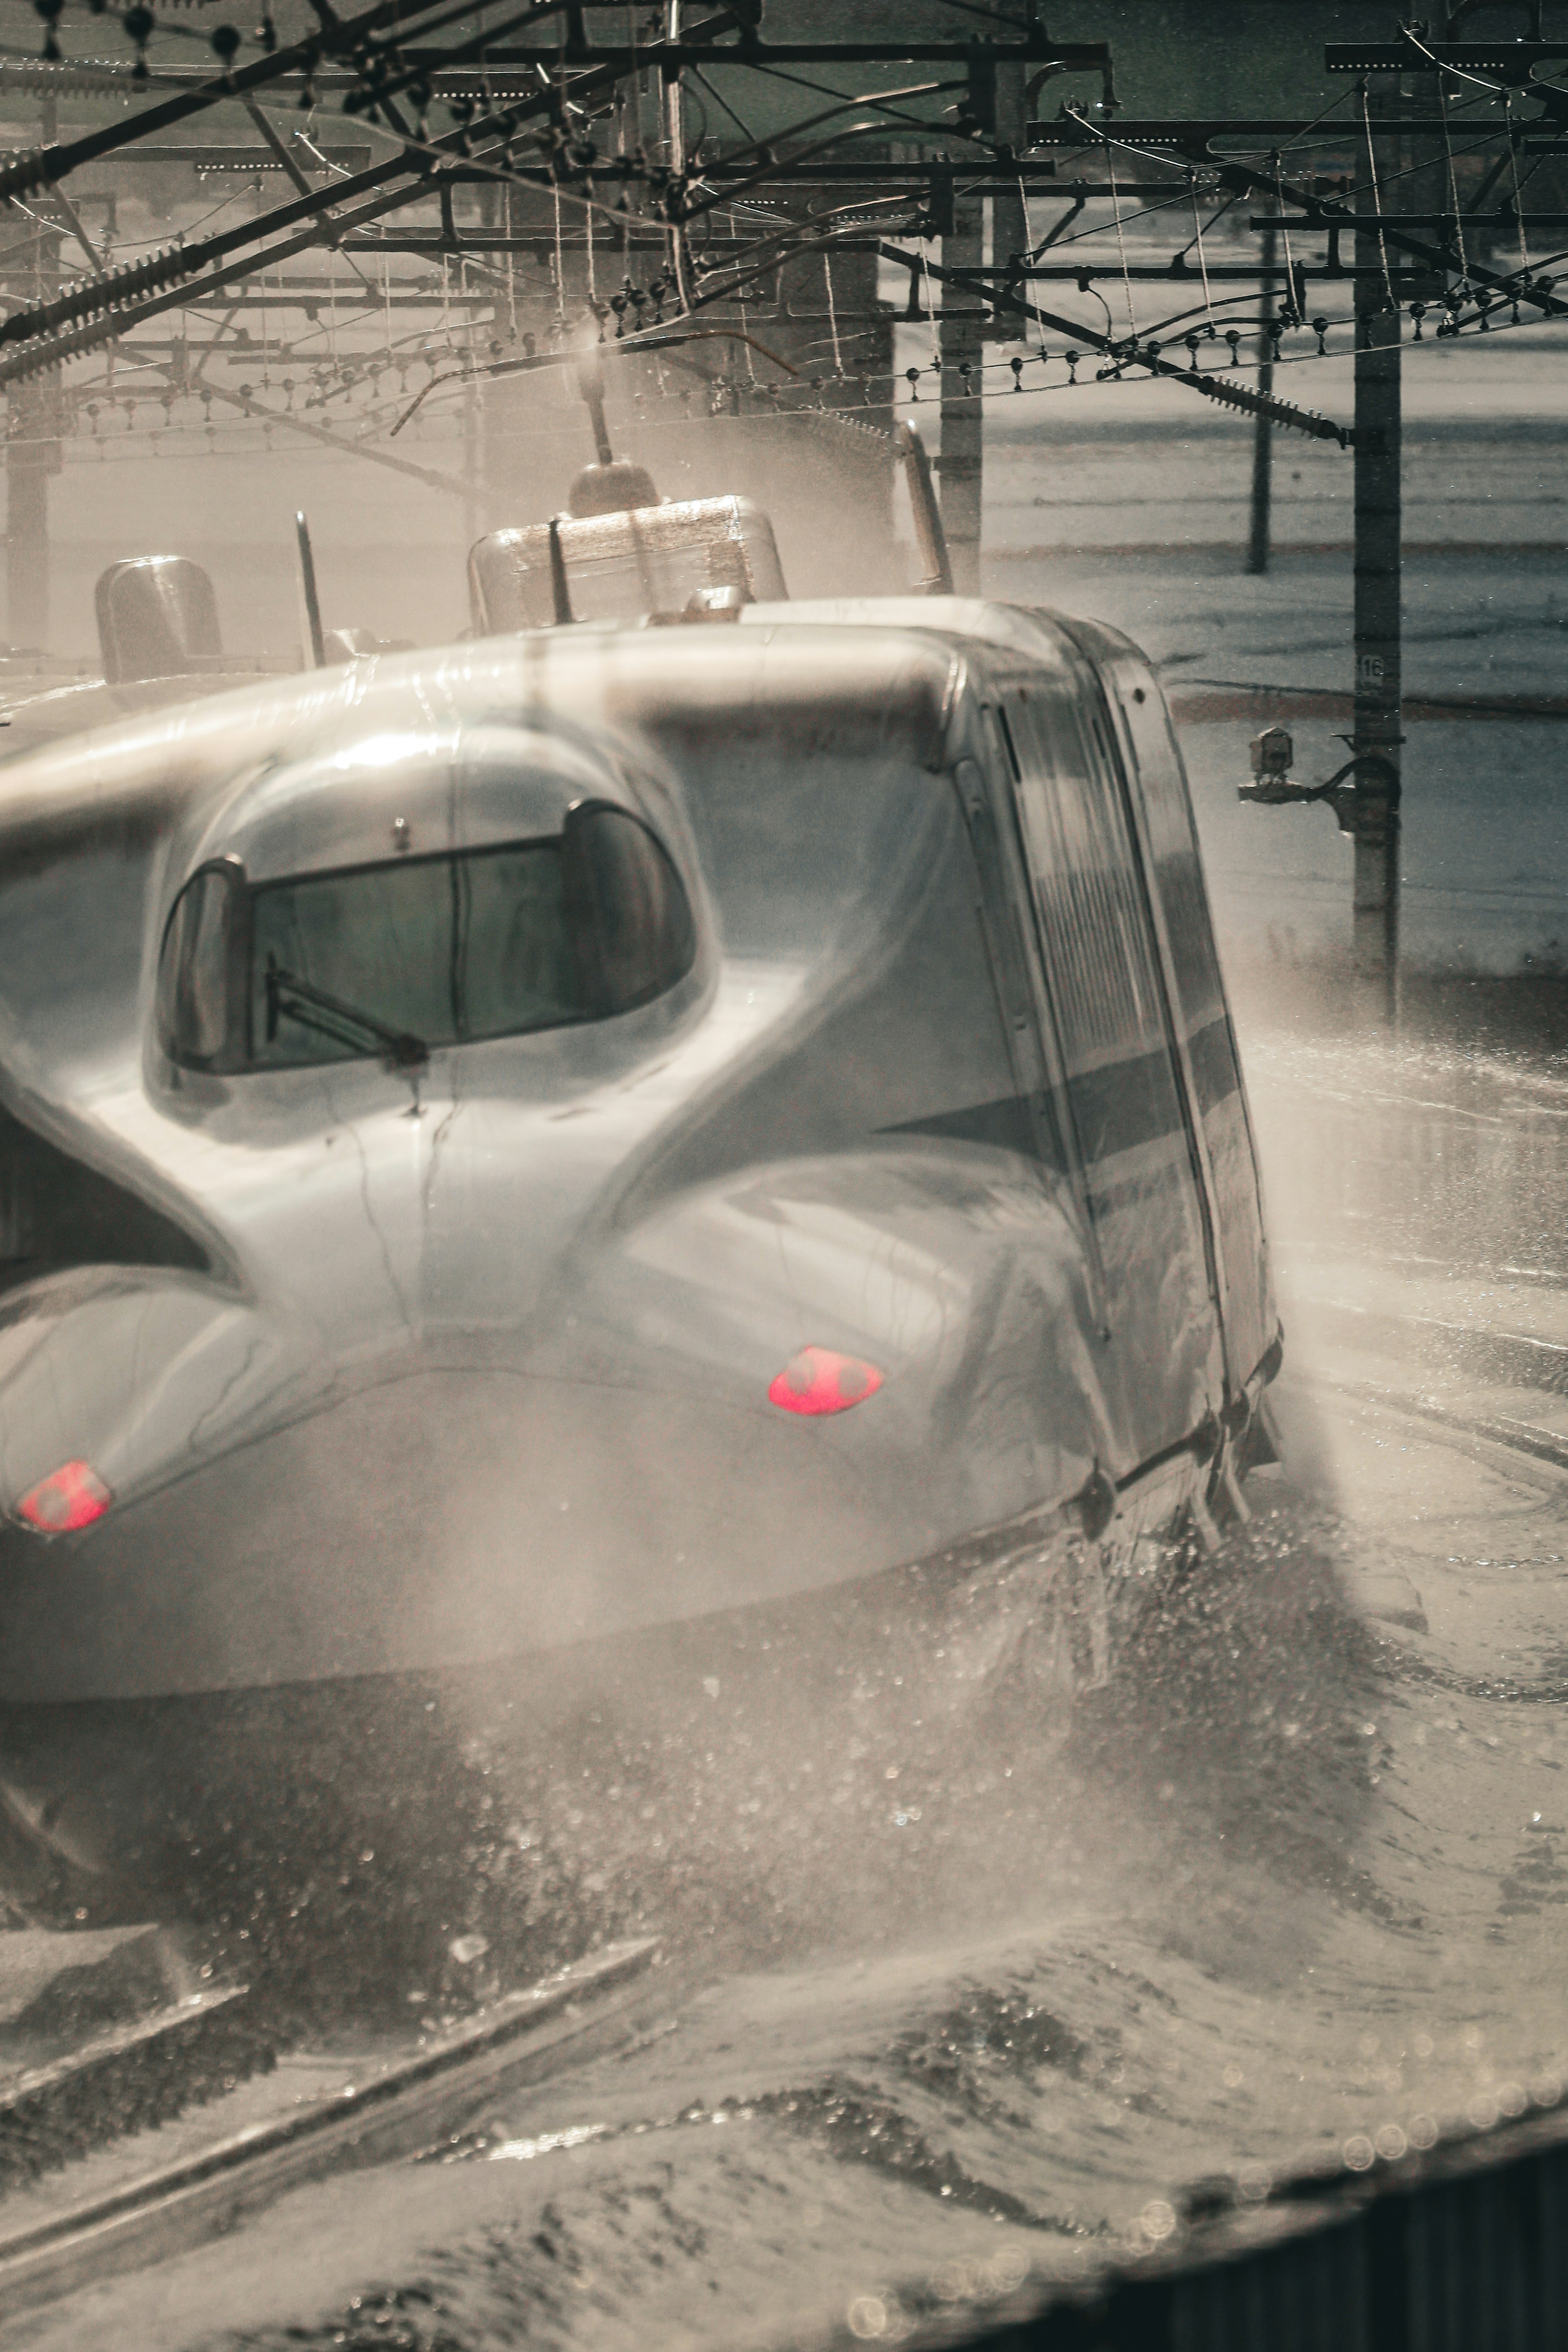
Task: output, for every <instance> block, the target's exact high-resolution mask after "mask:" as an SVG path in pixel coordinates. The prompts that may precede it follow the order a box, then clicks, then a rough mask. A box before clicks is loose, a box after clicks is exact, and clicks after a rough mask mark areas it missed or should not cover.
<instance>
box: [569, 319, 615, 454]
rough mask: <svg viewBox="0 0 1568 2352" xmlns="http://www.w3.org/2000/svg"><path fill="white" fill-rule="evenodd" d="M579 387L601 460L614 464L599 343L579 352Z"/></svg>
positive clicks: (587, 346) (594, 443) (588, 345)
mask: <svg viewBox="0 0 1568 2352" xmlns="http://www.w3.org/2000/svg"><path fill="white" fill-rule="evenodd" d="M577 388H578V390H579V392H580V393H581V394H582V397H583V399H584V401H585V402H586V403H587V405H588V414H589V417H590V420H591V423H592V425H593V446H594V447H595V449H596V450H597V451H598V453H599V462H600V464H601V466H612V465H613V464H614V463H615V452H614V450H613V449H612V447H611V446H610V428H609V426H608V425H606V424H605V422H604V361H603V359H602V357H601V353H600V349H599V345H598V344H597V343H589V344H587V345H586V346H585V347H584V348H583V349H582V350H581V351H580V352H578V355H577Z"/></svg>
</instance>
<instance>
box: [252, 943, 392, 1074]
mask: <svg viewBox="0 0 1568 2352" xmlns="http://www.w3.org/2000/svg"><path fill="white" fill-rule="evenodd" d="M280 1018H282V1019H285V1020H288V1021H297V1022H298V1024H299V1026H300V1027H301V1028H302V1029H313V1030H314V1031H315V1032H316V1034H317V1035H318V1036H320V1037H329V1038H330V1039H331V1040H332V1043H333V1044H334V1045H363V1044H364V1042H365V1040H366V1038H367V1037H369V1038H371V1039H372V1040H373V1041H374V1042H375V1043H376V1044H377V1045H382V1046H384V1047H385V1049H386V1055H387V1059H388V1060H389V1061H390V1062H391V1063H392V1066H394V1068H396V1069H400V1070H417V1069H421V1068H423V1066H424V1064H425V1063H426V1062H428V1061H429V1059H430V1048H429V1046H428V1045H426V1044H425V1042H424V1039H423V1037H416V1036H415V1035H414V1034H413V1031H412V1030H411V1029H393V1028H391V1027H390V1026H389V1025H388V1024H387V1023H386V1022H384V1021H378V1020H377V1019H376V1017H375V1015H374V1013H361V1010H360V1008H359V1006H358V1005H357V1004H350V1003H346V1002H345V1000H344V999H343V998H342V997H340V996H333V995H330V994H329V992H328V991H327V990H326V989H324V988H318V987H316V986H315V985H314V983H313V982H310V981H308V980H301V979H300V977H299V975H298V972H293V971H285V970H284V968H283V966H282V965H281V964H280V963H278V962H277V961H275V960H274V958H273V957H271V956H270V955H269V956H268V957H267V1044H268V1045H271V1043H272V1041H273V1039H274V1038H275V1037H276V1036H277V1024H278V1021H279V1019H280Z"/></svg>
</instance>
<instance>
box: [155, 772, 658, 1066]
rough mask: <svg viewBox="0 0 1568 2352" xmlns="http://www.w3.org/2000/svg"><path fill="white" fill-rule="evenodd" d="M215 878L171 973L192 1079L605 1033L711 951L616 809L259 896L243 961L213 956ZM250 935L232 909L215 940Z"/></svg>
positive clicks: (587, 809) (167, 1003)
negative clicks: (535, 1033) (564, 1032)
mask: <svg viewBox="0 0 1568 2352" xmlns="http://www.w3.org/2000/svg"><path fill="white" fill-rule="evenodd" d="M205 878H206V877H204V875H197V876H196V877H194V878H193V881H192V882H191V883H190V884H189V885H187V887H186V889H185V891H184V892H183V894H182V897H181V898H180V899H179V900H178V901H177V903H176V906H175V908H174V912H173V915H172V918H171V919H170V924H169V929H168V931H167V933H166V935H165V940H164V948H163V957H162V969H161V973H160V1010H161V1025H162V1035H163V1041H164V1045H165V1047H166V1050H167V1051H168V1052H169V1054H170V1056H171V1058H172V1060H174V1061H176V1062H181V1063H183V1064H185V1065H186V1066H194V1067H202V1068H207V1069H229V1070H233V1069H239V1068H246V1067H249V1068H277V1067H287V1066H300V1065H305V1064H312V1063H321V1062H333V1061H348V1060H354V1059H360V1058H371V1057H375V1056H377V1055H385V1054H389V1053H390V1054H391V1055H392V1057H393V1058H394V1059H400V1060H403V1061H407V1060H410V1059H413V1058H422V1057H423V1054H424V1053H425V1052H428V1051H429V1050H430V1049H431V1048H433V1047H435V1046H442V1045H469V1044H475V1043H477V1042H478V1041H480V1040H481V1039H484V1038H490V1037H504V1036H515V1035H518V1034H523V1033H525V1032H527V1031H529V1030H538V1029H550V1028H559V1027H561V1026H563V1025H564V1024H568V1023H572V1022H580V1021H592V1020H601V1019H604V1018H606V1017H608V1016H610V1015H612V1014H614V1013H626V1012H630V1011H631V1010H632V1008H633V1007H634V1006H637V1005H639V1004H644V1003H649V1002H650V1001H651V1000H652V999H653V998H654V997H656V996H659V995H661V994H663V993H664V991H665V990H667V989H669V988H672V987H674V984H675V982H677V981H679V980H680V979H681V978H682V977H683V976H684V975H685V972H687V971H689V970H690V968H691V965H692V962H693V960H694V958H695V950H696V935H695V925H694V923H693V920H692V914H691V908H690V905H689V902H688V900H687V898H686V894H685V889H684V888H683V887H682V884H681V880H680V877H679V875H678V874H677V873H676V871H675V869H674V866H673V864H672V863H671V861H670V859H669V857H668V856H666V854H665V852H664V849H663V848H662V847H661V846H660V845H659V843H658V842H657V841H656V840H655V838H654V837H653V835H652V834H651V833H650V832H649V831H648V829H647V827H646V826H645V825H644V824H642V823H641V821H640V820H639V819H638V818H636V817H634V816H632V815H631V814H628V812H627V811H625V810H624V809H620V808H616V807H613V806H612V805H611V804H610V803H602V802H597V803H583V804H580V806H578V807H577V808H575V809H573V810H572V811H571V812H570V814H569V816H568V818H567V821H566V824H565V826H564V827H563V829H562V831H561V832H560V833H559V835H553V836H551V837H549V838H547V839H544V840H536V841H525V842H515V843H507V844H504V845H499V846H496V847H486V848H481V849H471V850H461V851H457V852H455V853H444V854H442V855H439V856H432V857H407V856H405V857H398V858H392V859H387V860H385V861H382V862H379V863H377V864H376V865H373V866H350V867H343V868H339V869H336V870H332V871H329V872H325V873H317V874H303V875H298V876H293V877H289V878H287V879H286V880H282V881H277V882H266V883H261V884H257V885H256V886H255V887H252V888H250V889H249V890H248V892H244V893H242V896H243V898H244V902H245V903H244V908H243V945H242V946H241V947H240V949H239V950H238V952H237V953H235V952H232V951H231V952H229V953H227V954H224V953H220V952H217V951H215V950H213V949H212V948H211V946H210V945H209V944H208V942H209V935H210V933H211V932H212V930H213V928H214V918H212V917H210V916H209V913H208V911H207V909H208V900H207V898H206V897H205V896H204V895H200V892H201V886H203V885H204V882H205ZM236 919H240V918H239V912H238V910H236V909H235V908H234V907H233V906H228V907H226V908H225V919H224V920H223V922H222V923H221V924H218V925H217V928H218V929H222V930H223V931H224V933H225V936H230V935H232V931H233V927H234V925H235V921H236ZM220 971H221V973H222V974H223V975H224V977H223V978H221V979H220V978H218V977H216V975H217V974H218V973H219V972H220ZM198 1002H199V1003H200V1004H201V1005H202V1007H203V1011H202V1013H201V1018H200V1020H199V1021H198V1019H197V1016H196V1013H195V1012H194V1011H193V1010H187V1007H188V1006H189V1007H194V1006H195V1005H196V1003H198ZM198 1055H199V1058H198Z"/></svg>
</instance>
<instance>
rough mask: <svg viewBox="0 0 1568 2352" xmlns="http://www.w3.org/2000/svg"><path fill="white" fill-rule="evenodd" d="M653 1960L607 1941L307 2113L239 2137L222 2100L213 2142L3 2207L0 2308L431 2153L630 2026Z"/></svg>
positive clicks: (53, 2295)
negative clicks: (42, 2199) (108, 2180)
mask: <svg viewBox="0 0 1568 2352" xmlns="http://www.w3.org/2000/svg"><path fill="white" fill-rule="evenodd" d="M657 1958H658V1947H657V1945H656V1943H654V1942H653V1941H652V1940H644V1941H642V1942H636V1943H625V1944H620V1945H614V1946H611V1947H608V1948H606V1949H604V1950H603V1951H601V1952H598V1953H595V1954H593V1955H592V1956H591V1957H590V1958H584V1959H581V1960H577V1961H574V1962H573V1963H572V1964H571V1965H570V1966H569V1967H567V1968H564V1969H559V1970H558V1971H557V1972H556V1973H555V1974H553V1975H551V1976H549V1977H547V1978H545V1979H543V1980H542V1981H541V1982H539V1983H538V1984H535V1985H530V1986H529V1987H528V1988H527V1989H526V1990H522V1991H518V1992H515V1993H511V1994H509V1995H507V1996H505V1997H504V1998H503V1999H501V2000H498V2001H497V2002H495V2003H493V2004H492V2005H491V2006H490V2007H489V2008H488V2009H487V2010H486V2011H484V2012H483V2013H482V2014H480V2015H479V2016H477V2017H476V2018H473V2019H471V2020H469V2021H466V2022H465V2023H464V2024H463V2025H461V2026H459V2027H456V2028H455V2029H453V2030H452V2031H451V2032H447V2033H444V2034H443V2035H440V2036H438V2037H436V2038H435V2039H434V2040H426V2041H424V2042H422V2043H421V2044H420V2046H419V2047H418V2048H416V2049H413V2050H411V2051H408V2052H406V2053H402V2055H394V2056H392V2057H390V2058H388V2059H386V2060H385V2061H384V2062H383V2063H381V2064H379V2065H378V2066H377V2068H376V2069H375V2071H374V2072H373V2073H372V2074H371V2076H370V2077H369V2079H367V2080H365V2081H363V2082H357V2083H354V2084H348V2085H346V2086H344V2087H343V2088H342V2089H340V2090H339V2091H337V2092H336V2093H334V2094H333V2095H329V2096H324V2097H321V2098H319V2099H318V2100H317V2101H315V2102H314V2103H313V2104H311V2105H306V2106H304V2107H298V2106H294V2107H290V2108H289V2109H287V2111H286V2112H284V2113H280V2114H278V2115H277V2116H273V2117H271V2118H270V2119H268V2120H267V2121H265V2122H262V2123H258V2124H252V2125H250V2126H247V2127H246V2128H243V2129H239V2130H235V2128H234V2127H233V2124H232V2121H231V2122H229V2123H228V2124H226V2125H225V2107H224V2105H223V2103H222V2102H220V2103H219V2104H218V2105H214V2107H212V2108H210V2109H208V2110H206V2111H205V2115H206V2117H207V2119H208V2121H209V2123H210V2126H211V2128H210V2131H209V2132H208V2133H207V2135H206V2136H205V2137H203V2138H202V2139H201V2140H200V2141H199V2142H198V2144H197V2145H196V2146H195V2147H189V2148H187V2150H186V2152H185V2153H184V2154H183V2155H182V2156H181V2157H180V2158H177V2159H176V2160H174V2161H172V2162H165V2163H162V2164H161V2165H159V2166H157V2167H155V2168H145V2169H142V2170H140V2171H136V2170H131V2169H128V2170H126V2171H125V2173H124V2174H123V2177H121V2178H119V2179H115V2180H114V2181H113V2183H112V2184H111V2185H109V2186H106V2187H100V2189H99V2191H98V2193H96V2194H94V2195H91V2196H83V2197H80V2198H78V2199H77V2200H74V2201H70V2200H68V2201H63V2202H62V2201H58V2200H52V2201H51V2204H50V2209H49V2210H47V2211H44V2212H42V2213H39V2212H37V2210H26V2209H27V2208H28V2206H29V2203H30V2201H31V2200H28V2199H26V2198H25V2197H22V2198H16V2199H13V2200H10V2202H9V2210H7V2208H6V2207H5V2206H0V2312H5V2314H6V2315H8V2316H13V2317H14V2316H15V2315H16V2314H18V2313H20V2312H23V2311H26V2310H30V2309H34V2308H37V2306H39V2305H44V2304H47V2303H50V2302H54V2301H56V2300H57V2299H58V2298H59V2297H61V2296H62V2295H65V2294H70V2293H72V2292H74V2291H75V2290H77V2289H78V2288H80V2287H84V2286H88V2285H90V2284H95V2283H97V2282H99V2281H100V2280H103V2279H106V2278H110V2277H112V2276H114V2275H115V2274H116V2273H120V2272H121V2271H123V2270H125V2269H126V2268H128V2267H129V2266H131V2265H132V2264H138V2263H148V2262H152V2261H158V2260H162V2259H163V2258H165V2257H167V2256H169V2255H171V2254H174V2253H178V2252H185V2251H186V2250H188V2249H189V2248H191V2247H193V2246H196V2245H199V2244H202V2243H203V2242H205V2241H206V2240H208V2239H211V2238H213V2237H215V2236H218V2235H220V2234H222V2233H223V2232H224V2231H226V2230H228V2229H230V2228H232V2227H233V2226H234V2224H235V2221H238V2220H239V2219H241V2217H242V2216H245V2215H248V2214H251V2213H254V2212H256V2211H257V2210H260V2209H261V2208H262V2207H263V2206H265V2205H267V2204H270V2203H271V2202H272V2200H274V2199H275V2198H277V2197H278V2196H280V2195H282V2194H283V2193H284V2191H285V2190H286V2189H292V2188H295V2187H297V2186H298V2184H299V2183H300V2182H302V2181H305V2180H308V2179H313V2178H317V2177H319V2176H320V2175H322V2174H325V2173H328V2172H334V2171H340V2170H342V2169H344V2168H348V2167H352V2166H359V2165H368V2164H375V2163H384V2162H387V2161H388V2160H390V2159H392V2158H397V2157H409V2156H413V2155H416V2154H418V2153H419V2152H420V2151H421V2150H423V2149H424V2148H427V2147H432V2146H434V2145H435V2144H436V2143H438V2142H440V2141H442V2140H443V2139H444V2138H445V2137H448V2136H449V2135H450V2134H452V2133H453V2132H454V2131H455V2130H457V2129H459V2128H460V2127H461V2126H462V2125H463V2124H464V2123H465V2122H466V2121H468V2120H469V2119H470V2118H471V2117H472V2116H473V2114H474V2112H475V2110H476V2106H478V2105H481V2104H482V2103H483V2102H484V2101H486V2099H488V2098H489V2097H490V2096H492V2095H493V2094H494V2093H495V2092H496V2091H497V2089H498V2088H499V2087H501V2086H502V2085H503V2084H506V2085H508V2086H510V2085H516V2084H522V2083H528V2082H537V2081H541V2080H543V2079H544V2078H545V2077H546V2076H547V2075H549V2074H551V2073H553V2072H555V2071H556V2070H557V2069H558V2068H560V2067H564V2066H567V2065H571V2064H575V2063H578V2062H580V2060H581V2059H583V2058H585V2057H588V2056H591V2055H592V2054H594V2053H596V2052H597V2051H599V2050H600V2049H601V2048H604V2047H606V2046H608V2045H610V2044H612V2043H613V2042H615V2041H616V2040H617V2039H619V2038H621V2037H622V2036H624V2035H626V2034H628V2033H630V2032H632V2031H633V2030H634V2028H635V2025H636V2023H637V2021H638V2019H639V2017H640V2015H641V2011H642V2010H643V2006H644V2005H645V2004H646V2002H647V2000H648V1997H649V1994H650V1992H651V1990H652V1989H653V1988H652V1983H651V1978H652V1975H653V1969H654V1967H655V1963H656V1960H657ZM658 1981H659V1984H660V1987H661V1989H662V1988H663V1985H664V1979H663V1978H662V1977H661V1978H660V1979H658Z"/></svg>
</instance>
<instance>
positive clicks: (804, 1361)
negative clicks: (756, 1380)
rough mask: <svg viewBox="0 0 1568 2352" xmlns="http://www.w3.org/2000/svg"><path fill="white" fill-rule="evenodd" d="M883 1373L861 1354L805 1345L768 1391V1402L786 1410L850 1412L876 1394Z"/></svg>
mask: <svg viewBox="0 0 1568 2352" xmlns="http://www.w3.org/2000/svg"><path fill="white" fill-rule="evenodd" d="M881 1386H882V1374H881V1373H880V1372H879V1371H878V1370H877V1368H876V1366H875V1365H874V1364H866V1363H862V1361H861V1360H860V1358H859V1357H858V1356H841V1355H838V1354H837V1353H836V1352H835V1351H834V1349H831V1348H802V1349H801V1350H800V1354H799V1355H798V1356H791V1358H790V1359H789V1362H788V1363H787V1364H786V1365H785V1367H784V1369H783V1370H782V1371H781V1372H780V1373H779V1377H778V1379H777V1380H776V1381H774V1382H773V1384H772V1386H771V1387H770V1388H769V1390H768V1403H769V1404H776V1405H778V1406H779V1410H780V1411H781V1412H806V1413H821V1412H848V1411H849V1409H850V1407H851V1405H852V1404H860V1403H862V1402H863V1401H864V1400H865V1399H866V1398H867V1397H868V1396H874V1395H875V1394H876V1392H877V1391H878V1389H879V1388H881Z"/></svg>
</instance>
